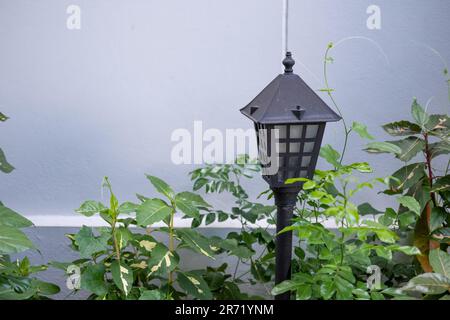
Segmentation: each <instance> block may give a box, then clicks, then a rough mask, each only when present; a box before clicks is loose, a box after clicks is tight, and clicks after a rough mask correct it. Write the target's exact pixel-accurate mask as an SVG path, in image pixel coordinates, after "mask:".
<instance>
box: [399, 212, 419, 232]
mask: <svg viewBox="0 0 450 320" xmlns="http://www.w3.org/2000/svg"><path fill="white" fill-rule="evenodd" d="M416 220H417V214H416V213H414V212H412V211H406V212H403V213H401V214H399V216H398V221H399V223H400V227H401V228H406V227H408V226H410V225H412V224H413V223H415V222H416Z"/></svg>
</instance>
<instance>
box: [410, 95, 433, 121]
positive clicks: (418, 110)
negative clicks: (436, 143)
mask: <svg viewBox="0 0 450 320" xmlns="http://www.w3.org/2000/svg"><path fill="white" fill-rule="evenodd" d="M411 114H412V116H413V119H414V120H415V121H416V123H417V124H418V125H419V126H420V127H423V126H425V124H426V123H427V122H428V121H429V120H430V116H429V115H428V114H427V113H426V112H425V110H424V109H423V108H422V106H421V105H420V104H419V103H418V102H417V99H414V101H413V104H412V106H411Z"/></svg>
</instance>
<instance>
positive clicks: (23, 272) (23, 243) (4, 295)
mask: <svg viewBox="0 0 450 320" xmlns="http://www.w3.org/2000/svg"><path fill="white" fill-rule="evenodd" d="M7 119H8V117H6V116H5V115H4V114H2V113H0V121H2V122H3V121H6V120H7ZM13 169H14V167H13V166H12V165H11V164H9V163H8V162H7V161H6V157H5V154H4V153H3V151H2V150H1V149H0V171H2V172H4V173H10V172H11V171H12V170H13ZM32 225H33V224H32V223H31V221H29V220H28V219H26V218H24V217H22V216H21V215H20V214H18V213H17V212H15V211H13V210H12V209H10V208H8V207H6V206H5V205H3V203H2V202H0V300H1V299H8V300H9V299H11V300H25V299H45V298H47V296H48V295H53V294H56V293H58V292H59V288H58V287H57V286H56V285H54V284H51V283H47V282H44V281H40V280H38V279H36V278H35V277H32V276H31V275H32V274H34V273H37V272H40V271H43V270H46V269H47V266H45V265H42V266H31V265H30V261H29V259H28V258H27V257H25V258H23V259H22V260H20V259H17V260H15V261H12V260H11V257H10V255H11V254H16V253H20V252H23V251H26V250H28V249H35V247H34V245H33V243H32V242H31V241H30V239H28V237H27V236H26V235H25V233H24V232H23V231H22V230H21V229H23V228H27V227H31V226H32Z"/></svg>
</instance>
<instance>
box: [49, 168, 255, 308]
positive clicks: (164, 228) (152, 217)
mask: <svg viewBox="0 0 450 320" xmlns="http://www.w3.org/2000/svg"><path fill="white" fill-rule="evenodd" d="M146 177H147V179H148V180H149V182H150V183H151V184H152V185H153V186H154V188H155V190H156V191H157V192H158V193H159V194H161V195H163V196H164V198H163V199H159V198H149V197H145V196H142V195H138V199H139V201H140V203H139V204H135V203H133V202H124V203H122V204H121V203H119V201H118V199H117V197H116V196H115V194H114V193H113V190H112V187H111V184H110V182H109V180H108V178H105V180H104V183H103V186H104V187H105V188H107V189H108V190H109V194H110V199H109V206H106V205H105V204H102V203H101V202H97V201H92V200H89V201H86V202H84V203H83V204H82V205H81V206H80V208H79V209H77V210H76V211H77V212H78V213H80V214H83V215H85V216H93V215H96V214H98V215H100V217H101V218H103V220H104V221H105V222H106V223H107V224H108V225H109V226H108V227H105V228H97V229H93V228H89V227H86V226H83V227H82V228H81V229H80V230H79V231H78V233H77V234H70V235H67V236H68V238H69V239H70V240H71V241H72V245H71V247H72V249H74V250H76V251H77V252H79V255H80V258H81V259H79V260H76V261H73V262H71V263H69V264H67V263H64V264H54V265H55V266H60V267H62V268H63V269H67V266H68V265H75V266H77V267H78V268H80V270H81V289H84V290H86V291H88V292H90V293H91V296H90V299H113V300H115V299H140V300H149V299H155V300H161V299H181V298H195V299H211V298H213V297H214V298H225V297H229V298H235V299H236V298H238V297H241V296H243V294H242V293H241V292H240V290H239V288H238V287H237V286H235V284H234V283H233V282H229V281H226V279H228V278H229V277H230V275H228V274H226V270H225V269H212V268H210V269H207V270H206V271H205V270H191V271H186V270H181V269H180V255H179V252H180V251H181V250H190V251H193V252H195V253H196V254H200V255H204V256H206V257H208V258H210V259H211V261H213V260H215V256H216V255H217V254H220V253H223V252H224V251H228V252H231V253H232V254H234V255H236V256H246V257H249V256H251V254H252V253H253V252H251V253H250V255H249V253H248V252H247V251H245V250H244V248H242V247H241V246H240V245H239V243H238V241H236V240H235V239H221V238H219V237H213V238H207V237H205V236H204V235H202V234H201V233H199V232H198V231H196V230H195V228H192V229H175V226H174V216H175V214H176V213H181V214H184V216H185V218H190V219H194V220H195V219H199V217H200V216H204V215H205V214H206V215H209V214H211V213H212V211H211V210H212V209H211V205H210V204H208V203H207V202H206V201H205V200H204V199H203V198H202V197H201V196H200V195H198V194H195V193H193V192H189V191H184V192H180V193H176V192H175V191H174V190H173V189H172V188H171V187H170V186H169V185H168V184H167V183H166V182H165V181H163V180H161V179H160V178H157V177H154V176H151V175H147V176H146ZM156 224H158V225H161V226H156ZM132 226H134V227H135V228H133V229H131V227H132ZM142 227H143V228H145V229H146V233H143V230H142V229H140V228H142ZM166 237H168V246H167V245H166V244H165V243H164V242H163V241H159V240H157V238H162V239H163V240H164V238H166ZM219 278H221V279H223V285H224V286H223V287H220V288H217V287H216V286H217V281H218V280H219ZM210 285H211V286H213V288H214V290H212V289H210V287H209V286H210Z"/></svg>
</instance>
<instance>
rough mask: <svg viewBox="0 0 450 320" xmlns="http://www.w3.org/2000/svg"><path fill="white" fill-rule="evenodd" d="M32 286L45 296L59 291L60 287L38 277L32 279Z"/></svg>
mask: <svg viewBox="0 0 450 320" xmlns="http://www.w3.org/2000/svg"><path fill="white" fill-rule="evenodd" d="M31 287H32V288H33V289H34V290H35V291H36V292H37V293H38V294H42V295H45V296H49V295H54V294H57V293H59V291H60V289H59V287H58V286H57V285H56V284H53V283H50V282H45V281H41V280H38V279H33V280H31Z"/></svg>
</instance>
